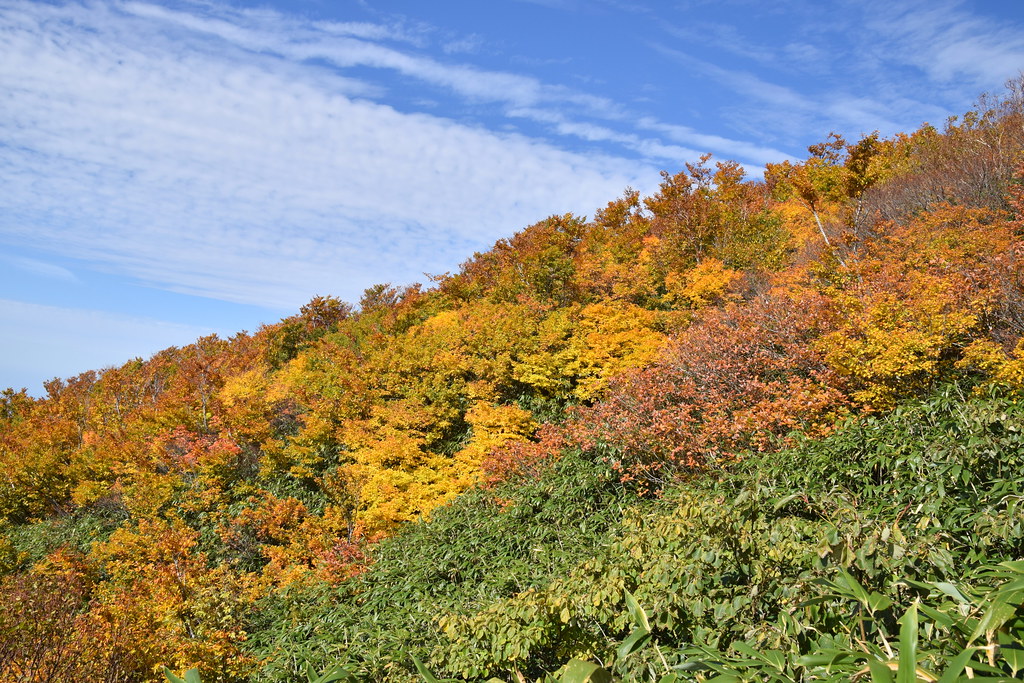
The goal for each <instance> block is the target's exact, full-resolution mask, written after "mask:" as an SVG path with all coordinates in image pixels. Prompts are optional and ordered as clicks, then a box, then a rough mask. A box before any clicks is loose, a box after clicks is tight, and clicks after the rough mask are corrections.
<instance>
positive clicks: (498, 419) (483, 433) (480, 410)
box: [455, 401, 537, 488]
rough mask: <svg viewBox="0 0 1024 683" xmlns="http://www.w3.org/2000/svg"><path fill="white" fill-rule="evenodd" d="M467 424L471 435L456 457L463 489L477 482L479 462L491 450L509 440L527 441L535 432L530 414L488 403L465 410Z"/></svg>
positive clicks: (525, 411) (519, 409)
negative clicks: (470, 428)
mask: <svg viewBox="0 0 1024 683" xmlns="http://www.w3.org/2000/svg"><path fill="white" fill-rule="evenodd" d="M466 422H468V423H469V424H470V426H471V427H472V436H471V438H470V440H469V443H467V444H466V445H465V447H463V449H462V450H460V451H459V452H458V453H457V454H456V455H455V458H456V460H457V461H458V462H459V464H460V470H461V474H462V477H463V478H462V480H461V481H460V482H459V485H461V486H463V487H465V488H468V487H470V486H471V485H473V484H474V483H476V481H477V479H478V475H479V468H480V462H481V461H482V460H483V459H484V456H486V455H487V454H488V453H489V452H490V451H491V450H493V449H495V448H497V447H499V446H503V445H504V444H506V443H508V442H509V441H527V440H528V439H529V438H530V437H531V436H533V434H534V433H535V432H536V431H537V423H536V422H534V421H533V417H532V415H531V414H530V411H528V410H523V409H522V408H520V407H518V406H514V405H495V404H493V403H490V402H487V401H477V402H476V403H475V404H474V405H473V407H472V408H470V409H469V410H468V411H466Z"/></svg>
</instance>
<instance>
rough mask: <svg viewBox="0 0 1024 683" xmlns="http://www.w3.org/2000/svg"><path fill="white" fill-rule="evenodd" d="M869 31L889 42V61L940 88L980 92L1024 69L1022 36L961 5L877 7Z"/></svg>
mask: <svg viewBox="0 0 1024 683" xmlns="http://www.w3.org/2000/svg"><path fill="white" fill-rule="evenodd" d="M867 14H868V16H869V21H868V24H867V25H868V27H869V28H870V29H871V30H873V31H874V32H875V33H876V34H878V35H879V36H882V37H884V38H885V39H886V42H885V47H886V48H888V49H890V50H891V51H892V52H891V53H890V59H894V60H898V61H900V62H903V63H905V64H910V65H912V66H915V67H917V68H919V69H921V70H922V71H923V72H924V73H926V74H927V75H928V77H929V79H930V80H931V81H932V82H934V83H936V84H942V85H949V84H951V83H953V82H957V81H961V82H962V81H964V80H966V81H967V82H969V83H970V85H972V86H974V87H977V88H979V89H983V88H985V87H986V86H987V85H988V84H991V83H993V82H999V81H1001V80H1004V79H1008V78H1012V77H1014V76H1016V75H1017V74H1018V73H1019V71H1020V70H1021V69H1022V68H1024V32H1022V31H1021V27H1020V26H1019V25H1016V26H1015V25H1012V24H1011V25H1006V24H1000V23H997V22H996V21H994V20H992V19H989V18H986V17H984V16H981V15H979V14H977V13H975V12H972V11H969V10H968V9H967V7H966V6H965V4H964V3H963V2H960V1H958V0H937V1H934V0H930V1H929V2H922V1H920V0H915V1H911V2H903V3H892V2H873V3H871V4H870V7H869V8H868V12H867Z"/></svg>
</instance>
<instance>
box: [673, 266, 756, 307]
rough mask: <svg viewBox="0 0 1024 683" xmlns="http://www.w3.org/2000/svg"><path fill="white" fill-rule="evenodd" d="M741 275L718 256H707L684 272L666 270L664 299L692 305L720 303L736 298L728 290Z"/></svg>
mask: <svg viewBox="0 0 1024 683" xmlns="http://www.w3.org/2000/svg"><path fill="white" fill-rule="evenodd" d="M741 278H742V275H741V274H740V272H739V271H736V270H733V269H732V268H726V267H725V264H724V263H722V262H721V261H720V260H719V259H716V258H707V259H704V260H703V261H702V262H701V263H699V264H698V265H697V266H696V267H694V268H692V269H690V270H689V271H687V272H686V273H682V274H680V273H676V272H672V273H669V274H668V275H667V276H666V277H665V289H666V290H667V293H666V295H665V299H666V301H667V302H668V303H670V304H674V305H677V306H679V305H684V306H689V307H690V308H694V309H700V308H704V307H706V306H711V305H715V304H721V303H724V302H726V301H729V300H732V299H734V298H735V297H734V296H732V295H730V290H731V289H732V287H733V286H734V285H735V284H736V283H737V282H738V281H739V280H740V279H741Z"/></svg>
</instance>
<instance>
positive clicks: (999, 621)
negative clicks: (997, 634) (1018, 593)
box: [969, 600, 1017, 642]
mask: <svg viewBox="0 0 1024 683" xmlns="http://www.w3.org/2000/svg"><path fill="white" fill-rule="evenodd" d="M1016 613H1017V607H1016V606H1015V605H1012V604H1008V603H1006V602H1003V601H1002V600H995V601H994V602H993V603H992V605H991V606H990V607H989V608H988V610H987V611H986V612H985V616H983V617H982V618H981V621H979V622H978V625H977V626H976V627H975V629H974V633H972V634H971V638H970V641H969V642H974V641H975V640H977V639H978V638H980V637H981V636H983V635H985V634H986V633H989V632H991V631H995V630H996V629H998V628H999V627H1000V626H1002V625H1003V624H1005V623H1006V622H1007V621H1009V620H1010V619H1011V618H1013V616H1014V615H1015V614H1016Z"/></svg>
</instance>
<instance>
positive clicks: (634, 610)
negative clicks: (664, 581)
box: [623, 591, 651, 631]
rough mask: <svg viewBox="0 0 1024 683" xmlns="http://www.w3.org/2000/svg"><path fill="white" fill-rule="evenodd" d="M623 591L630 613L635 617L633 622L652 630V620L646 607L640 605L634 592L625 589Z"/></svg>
mask: <svg viewBox="0 0 1024 683" xmlns="http://www.w3.org/2000/svg"><path fill="white" fill-rule="evenodd" d="M623 593H624V594H625V595H624V597H625V599H626V609H628V610H629V615H630V616H631V617H633V623H635V624H636V625H637V626H639V627H640V628H642V629H644V630H646V631H650V630H651V622H650V621H648V619H647V613H646V612H644V608H643V607H641V606H640V603H638V602H637V601H636V598H634V597H633V594H632V593H630V592H629V591H623Z"/></svg>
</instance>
